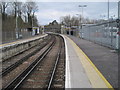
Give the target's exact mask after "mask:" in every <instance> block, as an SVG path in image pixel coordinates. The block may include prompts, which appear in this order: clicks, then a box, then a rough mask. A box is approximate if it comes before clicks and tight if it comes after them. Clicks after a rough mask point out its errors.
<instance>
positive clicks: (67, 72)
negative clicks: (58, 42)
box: [61, 35, 71, 90]
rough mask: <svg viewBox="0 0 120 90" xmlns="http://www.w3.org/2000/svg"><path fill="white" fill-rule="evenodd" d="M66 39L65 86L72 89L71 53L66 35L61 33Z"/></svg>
mask: <svg viewBox="0 0 120 90" xmlns="http://www.w3.org/2000/svg"><path fill="white" fill-rule="evenodd" d="M61 36H62V37H63V38H64V41H65V52H66V70H65V88H66V89H68V88H69V90H70V88H71V78H70V66H69V55H68V47H67V41H66V38H65V36H64V35H61Z"/></svg>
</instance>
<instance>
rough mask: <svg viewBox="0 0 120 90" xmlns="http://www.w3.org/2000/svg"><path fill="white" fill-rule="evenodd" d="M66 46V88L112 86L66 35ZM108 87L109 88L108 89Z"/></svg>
mask: <svg viewBox="0 0 120 90" xmlns="http://www.w3.org/2000/svg"><path fill="white" fill-rule="evenodd" d="M64 39H65V45H66V46H65V47H66V79H65V87H66V88H106V89H107V88H108V89H107V90H111V88H113V87H112V86H111V85H110V83H109V82H108V81H107V80H106V79H105V78H104V76H103V75H102V74H101V73H100V72H99V70H98V69H97V68H96V67H95V65H94V64H93V63H92V62H91V60H90V59H89V58H88V57H87V56H86V55H85V53H84V52H83V51H82V50H81V49H80V48H79V47H78V46H77V45H76V44H75V43H74V42H73V41H72V40H71V39H70V38H68V37H67V36H64ZM109 88H110V89H109Z"/></svg>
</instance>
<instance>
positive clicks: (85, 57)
mask: <svg viewBox="0 0 120 90" xmlns="http://www.w3.org/2000/svg"><path fill="white" fill-rule="evenodd" d="M67 38H68V37H67ZM68 39H69V40H70V42H71V43H72V45H73V47H74V49H75V50H76V51H77V54H78V55H79V57H80V59H82V60H80V61H81V62H82V65H83V66H84V68H85V70H86V72H87V73H90V74H89V77H92V79H90V81H91V83H92V84H94V85H93V87H94V88H96V87H98V86H95V85H97V84H95V82H94V81H93V80H94V78H95V77H94V76H90V75H91V72H90V71H88V70H87V69H89V67H90V65H91V66H92V67H93V68H94V70H95V71H96V72H97V74H98V75H99V76H100V77H101V78H102V80H103V81H104V83H105V84H106V86H107V87H108V88H110V90H114V89H113V87H112V86H111V85H110V83H109V82H108V81H107V80H106V79H105V77H104V76H103V75H102V73H101V72H100V71H99V70H98V69H97V67H96V66H95V65H94V64H93V63H92V61H91V60H90V59H89V58H88V56H87V55H86V54H85V53H84V52H83V51H82V50H81V49H80V48H79V47H78V46H77V45H76V44H75V43H74V42H73V41H72V40H71V39H70V38H68ZM80 53H81V54H80ZM85 59H87V63H86V62H85ZM88 62H89V63H88ZM85 64H87V65H85ZM88 64H90V65H88ZM87 66H88V68H87ZM89 70H90V69H89ZM91 71H92V70H91ZM93 82H94V83H93ZM96 83H97V82H96ZM99 88H100V87H99ZM101 88H102V87H101Z"/></svg>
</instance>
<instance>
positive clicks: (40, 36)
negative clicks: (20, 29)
mask: <svg viewBox="0 0 120 90" xmlns="http://www.w3.org/2000/svg"><path fill="white" fill-rule="evenodd" d="M45 36H47V34H44V35H38V36H34V37H31V38H27V39H20V40H16V41H14V42H10V43H4V44H0V48H3V47H8V46H12V45H15V44H20V43H24V42H29V41H32V40H36V39H39V38H42V37H45Z"/></svg>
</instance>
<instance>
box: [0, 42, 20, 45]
mask: <svg viewBox="0 0 120 90" xmlns="http://www.w3.org/2000/svg"><path fill="white" fill-rule="evenodd" d="M17 42H19V41H15V42H11V43H5V44H1V45H0V46H5V45H10V44H14V43H17Z"/></svg>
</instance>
